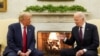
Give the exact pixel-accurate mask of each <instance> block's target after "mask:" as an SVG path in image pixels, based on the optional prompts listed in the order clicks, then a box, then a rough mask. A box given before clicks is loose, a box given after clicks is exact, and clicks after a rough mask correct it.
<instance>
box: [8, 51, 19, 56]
mask: <svg viewBox="0 0 100 56" xmlns="http://www.w3.org/2000/svg"><path fill="white" fill-rule="evenodd" d="M7 56H17V54H16V53H15V52H9V53H8V54H7Z"/></svg>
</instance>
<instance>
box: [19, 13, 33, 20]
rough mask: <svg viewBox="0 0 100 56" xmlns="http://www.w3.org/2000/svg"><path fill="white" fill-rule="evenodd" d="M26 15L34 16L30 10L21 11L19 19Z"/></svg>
mask: <svg viewBox="0 0 100 56" xmlns="http://www.w3.org/2000/svg"><path fill="white" fill-rule="evenodd" d="M24 16H30V17H31V16H32V14H31V13H29V12H21V13H20V15H19V21H22V20H23V19H24Z"/></svg>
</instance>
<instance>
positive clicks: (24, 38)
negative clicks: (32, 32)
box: [22, 27, 27, 53]
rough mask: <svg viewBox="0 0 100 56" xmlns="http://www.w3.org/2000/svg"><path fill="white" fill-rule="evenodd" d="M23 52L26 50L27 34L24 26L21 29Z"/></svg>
mask: <svg viewBox="0 0 100 56" xmlns="http://www.w3.org/2000/svg"><path fill="white" fill-rule="evenodd" d="M22 51H23V52H24V53H25V52H26V51H27V34H26V27H24V30H23V50H22Z"/></svg>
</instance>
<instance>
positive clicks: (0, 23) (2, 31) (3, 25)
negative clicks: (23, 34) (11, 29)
mask: <svg viewBox="0 0 100 56" xmlns="http://www.w3.org/2000/svg"><path fill="white" fill-rule="evenodd" d="M15 22H18V19H0V44H1V54H2V53H3V51H4V49H5V47H6V45H7V44H6V43H7V42H6V41H7V39H6V35H7V31H8V25H9V24H11V23H15Z"/></svg>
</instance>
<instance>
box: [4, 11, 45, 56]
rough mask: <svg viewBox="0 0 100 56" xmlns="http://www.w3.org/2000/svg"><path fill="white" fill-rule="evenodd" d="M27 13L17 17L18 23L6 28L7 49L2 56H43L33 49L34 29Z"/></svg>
mask: <svg viewBox="0 0 100 56" xmlns="http://www.w3.org/2000/svg"><path fill="white" fill-rule="evenodd" d="M31 16H32V15H31V14H30V13H28V12H24V13H21V14H20V15H19V22H18V23H13V24H11V25H9V27H8V33H7V47H6V48H5V51H4V53H3V56H43V53H42V52H40V51H38V50H36V49H35V27H34V26H32V25H31V24H30V23H31Z"/></svg>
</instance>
